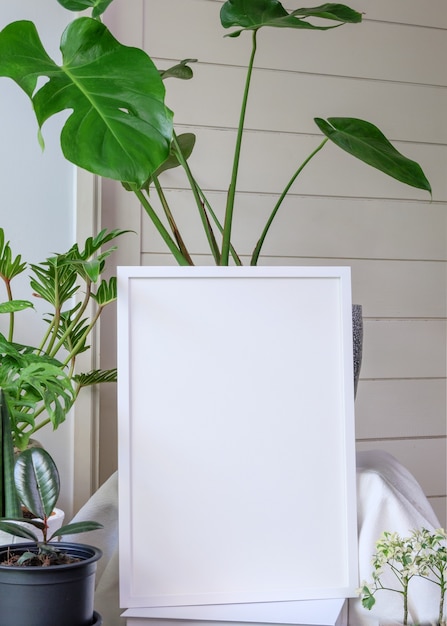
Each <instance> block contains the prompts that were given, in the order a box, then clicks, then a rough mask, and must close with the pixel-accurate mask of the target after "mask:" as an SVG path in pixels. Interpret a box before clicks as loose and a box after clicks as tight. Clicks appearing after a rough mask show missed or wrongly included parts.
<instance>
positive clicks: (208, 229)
mask: <svg viewBox="0 0 447 626" xmlns="http://www.w3.org/2000/svg"><path fill="white" fill-rule="evenodd" d="M172 143H173V146H174V148H175V155H176V157H177V159H178V162H179V163H180V165H181V166H182V167H183V169H184V171H185V174H186V177H187V178H188V182H189V186H190V188H191V191H192V193H193V196H194V200H195V201H196V205H197V208H198V210H199V215H200V219H201V220H202V226H203V230H204V231H205V235H206V238H207V240H208V245H209V248H210V250H211V254H212V255H213V258H214V262H215V263H216V265H219V264H220V251H219V246H218V245H217V241H216V238H215V236H214V232H213V229H212V226H211V224H210V221H209V220H208V216H207V214H206V212H205V210H204V202H206V204H207V205H208V206H209V203H208V201H207V200H206V198H205V194H204V192H203V191H202V189H201V188H200V187H199V185H198V183H197V181H196V179H195V177H194V175H193V173H192V172H191V168H190V167H189V164H188V161H187V160H186V159H185V157H184V156H183V153H182V151H181V148H180V145H179V143H178V140H177V135H176V134H175V132H174V135H173V138H172Z"/></svg>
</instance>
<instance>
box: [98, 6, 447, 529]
mask: <svg viewBox="0 0 447 626" xmlns="http://www.w3.org/2000/svg"><path fill="white" fill-rule="evenodd" d="M221 4H222V2H221V1H220V0H163V1H161V0H134V4H133V6H134V8H135V13H136V14H137V17H134V16H135V14H133V15H130V14H129V12H128V11H127V10H126V1H125V0H121V1H120V0H116V1H115V3H114V5H112V7H111V9H110V11H109V13H108V15H109V18H108V19H109V22H110V23H111V25H112V27H113V28H114V29H115V33H119V38H120V39H121V40H123V41H124V42H127V43H131V44H136V45H141V42H142V41H144V44H145V46H146V49H147V50H148V51H149V53H150V54H151V55H152V56H153V57H154V59H155V60H156V62H157V63H158V65H159V66H160V67H168V66H170V65H171V64H173V62H175V61H178V60H180V59H182V58H187V57H188V58H197V59H199V62H198V63H197V64H195V65H194V71H195V78H194V79H193V80H192V81H190V82H182V81H174V80H172V79H171V80H169V81H167V83H166V85H167V89H168V103H169V105H170V106H171V107H172V108H173V109H174V111H175V114H176V115H175V120H176V123H177V127H178V131H179V132H181V131H186V130H192V131H194V132H196V133H197V135H198V145H197V147H196V150H195V153H194V155H193V157H192V158H191V165H192V166H193V169H194V170H195V171H196V172H198V178H199V182H200V183H201V184H202V185H203V187H204V188H205V189H206V190H207V191H208V192H209V197H210V199H211V200H212V201H214V202H215V203H216V204H217V207H218V209H219V211H220V212H222V210H223V203H224V194H225V190H226V189H227V186H228V179H229V171H230V161H229V153H230V151H231V148H232V145H233V142H234V137H235V131H234V129H235V126H236V124H237V116H238V108H237V106H236V105H235V101H236V102H239V96H240V94H241V91H242V86H243V80H244V70H243V67H242V66H243V65H244V64H246V63H247V59H248V48H249V37H248V36H247V35H245V36H242V37H240V38H239V39H236V40H231V39H229V38H224V37H223V30H222V29H221V27H220V23H219V18H218V11H219V9H220V6H221ZM285 4H286V6H288V7H292V3H291V2H287V3H285ZM295 4H296V3H294V4H293V6H295ZM348 4H350V5H351V6H352V7H353V8H356V9H358V10H360V11H364V12H365V16H364V22H363V24H361V25H353V26H343V27H341V28H340V29H335V30H334V31H332V32H328V33H311V32H307V31H302V32H298V33H297V32H293V31H285V30H284V31H281V32H280V33H279V36H278V33H277V32H273V31H272V30H267V29H266V30H265V31H262V32H261V33H260V35H259V40H258V45H259V49H260V51H259V55H258V57H257V62H256V66H257V69H256V71H255V75H254V83H253V91H252V94H251V100H250V112H249V115H248V122H247V123H248V128H249V131H248V132H247V134H246V137H245V141H244V148H243V159H244V165H243V167H242V171H241V179H240V188H239V189H240V194H239V196H238V207H237V209H236V216H237V217H236V225H235V236H234V243H235V245H236V248H237V249H238V251H239V253H240V254H242V255H244V257H245V259H246V258H247V256H246V255H248V254H249V251H250V250H251V249H252V247H253V246H254V243H255V241H256V238H257V235H258V233H259V228H260V224H261V222H262V220H263V219H264V218H265V216H266V215H267V211H268V207H271V206H272V202H273V201H274V198H275V194H277V193H278V192H279V191H280V190H281V188H282V187H281V186H282V185H283V184H284V183H285V181H286V180H287V178H288V175H289V174H290V173H291V171H293V164H295V163H297V162H298V161H300V160H303V159H304V158H305V156H307V154H309V152H310V151H311V150H312V149H313V148H314V147H316V146H317V145H318V143H319V136H318V131H317V129H316V127H315V126H314V124H313V121H312V120H313V117H315V116H321V117H325V116H331V115H332V116H337V115H345V116H354V117H360V118H364V119H368V120H370V121H371V122H373V123H375V124H377V125H378V126H379V127H380V128H381V129H382V130H383V131H384V132H385V134H386V135H387V136H388V137H389V138H390V139H391V140H392V141H394V143H395V145H396V147H397V148H398V149H400V150H401V151H403V152H404V153H405V154H407V155H408V156H410V157H412V158H415V159H417V160H418V161H420V162H421V163H422V165H423V167H424V170H425V171H426V174H427V176H428V177H429V179H430V181H431V183H432V186H433V201H430V199H429V198H428V197H427V194H424V193H422V192H419V191H416V190H414V189H412V188H410V187H405V186H403V185H401V184H399V183H397V182H395V181H393V180H391V179H389V178H387V177H385V176H384V175H383V174H381V173H379V172H376V171H373V170H371V169H370V168H368V167H366V166H364V165H363V164H361V163H359V162H357V161H355V160H353V159H352V158H351V157H349V156H348V155H345V154H344V153H341V152H340V151H337V148H335V147H332V146H327V147H326V148H325V151H324V153H323V154H321V155H320V156H319V157H318V160H317V161H315V162H314V163H313V164H312V165H311V166H310V167H309V168H307V169H306V170H305V172H303V175H302V178H301V181H300V183H299V184H297V185H295V187H294V189H293V193H292V195H291V197H290V199H289V200H288V201H287V203H286V204H285V206H284V207H283V209H282V213H281V215H280V216H279V217H278V220H277V222H276V224H275V226H274V228H273V229H272V231H271V234H270V237H269V239H268V241H267V243H266V246H265V248H264V256H263V258H262V261H261V262H262V263H263V264H273V265H278V264H292V265H300V264H304V265H307V264H328V265H346V264H347V265H350V266H351V267H352V273H353V300H354V302H358V303H361V304H363V309H364V318H365V320H364V322H365V340H364V361H363V369H362V372H361V382H360V385H359V390H358V397H357V417H356V421H357V440H358V449H359V450H366V449H371V448H382V449H385V450H388V451H390V452H391V453H392V454H394V455H395V456H396V457H397V458H398V459H400V460H401V461H402V462H403V463H404V464H405V465H406V466H407V467H408V468H409V469H410V470H411V471H412V472H413V473H414V474H415V476H416V477H417V479H418V480H419V481H420V482H421V484H422V487H423V488H424V490H425V493H426V494H427V495H428V497H429V498H430V501H431V503H432V504H433V506H434V508H435V510H436V512H437V513H438V515H439V516H440V518H441V521H442V523H444V524H445V522H446V517H445V507H446V384H445V383H446V259H447V245H446V201H447V188H446V180H447V179H446V176H445V171H446V161H447V150H446V142H447V127H446V125H445V122H444V120H445V111H446V110H447V107H446V104H447V88H446V85H447V76H446V71H445V58H446V54H447V33H446V30H447V8H446V7H445V2H444V0H436V1H435V0H432V1H431V2H430V3H424V5H423V6H422V4H421V3H419V2H417V1H416V0H394V1H393V2H392V3H389V2H386V1H385V0H377V1H376V2H374V3H371V2H367V1H366V0H354V1H353V2H350V3H348ZM166 180H167V183H168V186H169V187H170V191H169V192H168V197H169V199H170V200H171V202H172V207H174V210H175V213H176V216H177V217H178V221H179V224H180V226H181V227H183V228H186V231H187V233H188V236H187V240H188V241H192V245H191V249H192V252H193V255H194V258H195V260H196V262H197V263H199V264H207V263H210V262H211V261H210V258H209V256H208V255H207V251H206V246H205V242H204V239H203V237H202V236H200V235H199V234H198V231H197V219H196V217H195V210H194V208H193V204H192V202H191V200H190V199H189V198H188V197H187V196H186V194H185V193H184V190H183V188H184V183H183V182H182V181H181V180H180V178H178V177H177V174H176V173H170V174H168V175H167V176H166ZM105 200H106V201H105V203H104V220H105V221H106V222H107V223H109V224H115V225H119V226H121V227H134V228H135V229H136V230H137V231H138V232H139V233H140V241H139V246H140V249H138V245H137V242H136V241H134V242H133V245H132V246H131V248H129V250H121V252H120V255H121V258H120V261H119V262H120V263H121V264H131V263H142V264H169V263H172V262H173V261H172V259H171V258H170V256H169V255H168V254H167V253H166V249H165V248H164V244H163V243H162V242H161V241H160V240H159V239H158V237H157V235H156V233H154V231H153V229H152V228H151V226H150V225H149V221H148V220H147V218H146V217H145V216H144V215H143V216H142V217H141V228H140V213H139V208H138V206H137V205H135V203H134V202H133V200H132V198H131V196H130V195H129V194H127V193H125V192H122V191H121V190H120V188H119V186H113V185H108V186H107V187H106V188H105ZM192 215H194V218H192V217H191V216H192ZM107 332H108V334H107V340H106V343H108V344H109V345H110V338H111V335H110V330H109V331H107ZM103 347H104V350H105V354H106V355H107V354H108V352H107V346H106V345H105V346H103ZM108 358H112V357H111V356H110V355H109V356H108ZM110 406H111V404H110V402H109V404H108V411H107V413H108V417H110V415H109V412H110ZM108 423H110V422H108ZM108 436H111V440H113V433H111V431H110V428H108V427H107V434H106V437H108ZM111 450H113V445H112V444H111V446H110V447H109V448H107V447H106V448H104V450H103V472H104V474H107V473H108V472H109V471H111V470H112V469H113V464H114V460H113V457H112V455H111V454H110V452H111Z"/></svg>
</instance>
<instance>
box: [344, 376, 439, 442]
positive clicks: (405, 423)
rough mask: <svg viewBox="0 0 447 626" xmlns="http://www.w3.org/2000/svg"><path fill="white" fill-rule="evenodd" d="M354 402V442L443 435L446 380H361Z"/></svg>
mask: <svg viewBox="0 0 447 626" xmlns="http://www.w3.org/2000/svg"><path fill="white" fill-rule="evenodd" d="M361 376H362V371H360V382H359V385H358V388H357V396H356V400H355V423H356V437H357V439H367V438H377V437H379V438H395V437H402V438H406V437H423V436H428V437H430V436H445V435H446V419H445V415H446V381H445V379H436V380H427V379H424V380H361Z"/></svg>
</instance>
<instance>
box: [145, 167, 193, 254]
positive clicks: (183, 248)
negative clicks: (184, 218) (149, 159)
mask: <svg viewBox="0 0 447 626" xmlns="http://www.w3.org/2000/svg"><path fill="white" fill-rule="evenodd" d="M153 182H154V187H155V189H156V191H157V194H158V197H159V199H160V202H161V206H162V207H163V211H164V213H165V215H166V219H167V220H168V222H169V226H170V228H171V231H172V234H173V235H174V238H175V240H176V242H177V245H178V247H179V249H180V252H181V253H182V254H183V256H184V257H185V259H186V260H187V261H188V263H189V265H194V263H193V260H192V259H191V256H190V254H189V252H188V250H187V248H186V245H185V242H184V241H183V237H182V236H181V234H180V230H179V228H178V226H177V224H176V222H175V219H174V216H173V215H172V212H171V209H170V208H169V204H168V201H167V199H166V196H165V194H164V192H163V188H162V186H161V185H160V182H159V180H158V177H157V176H154V177H153Z"/></svg>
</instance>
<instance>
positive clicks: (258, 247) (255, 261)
mask: <svg viewBox="0 0 447 626" xmlns="http://www.w3.org/2000/svg"><path fill="white" fill-rule="evenodd" d="M328 141H329V140H328V139H327V138H326V139H324V140H323V141H322V142H321V143H320V145H319V146H318V148H316V149H315V150H314V151H313V152H312V154H310V155H309V156H308V157H307V159H305V161H303V163H301V165H300V166H299V168H298V169H297V170H296V172H295V173H294V175H293V176H292V178H291V179H290V180H289V182H288V183H287V185H286V186H285V188H284V191H283V192H282V194H281V195H280V196H279V198H278V202H277V203H276V204H275V206H274V208H273V211H272V212H271V214H270V217H269V218H268V220H267V223H266V224H265V226H264V230H263V231H262V233H261V236H260V238H259V240H258V243H257V244H256V247H255V249H254V250H253V254H252V256H251V261H250V265H257V264H258V259H259V255H260V253H261V248H262V246H263V245H264V241H265V238H266V236H267V233H268V231H269V229H270V226H271V225H272V222H273V220H274V219H275V217H276V214H277V213H278V211H279V208H280V206H281V204H282V203H283V201H284V199H285V197H286V196H287V194H288V193H289V190H290V188H291V186H292V185H293V183H294V182H295V181H296V179H297V178H298V176H299V175H300V174H301V172H302V171H303V169H304V168H305V167H306V165H307V164H308V163H309V161H311V160H312V159H313V158H314V156H315V155H316V154H318V152H320V150H322V149H323V148H324V146H325V145H326V143H327V142H328Z"/></svg>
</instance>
